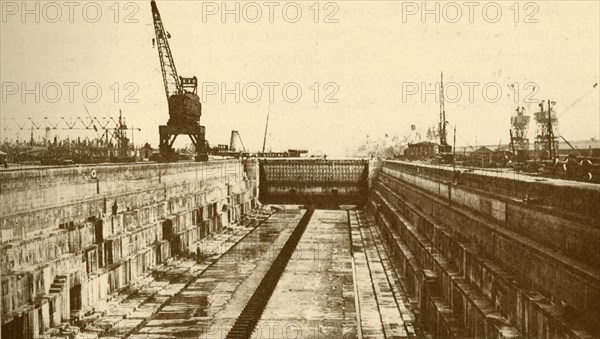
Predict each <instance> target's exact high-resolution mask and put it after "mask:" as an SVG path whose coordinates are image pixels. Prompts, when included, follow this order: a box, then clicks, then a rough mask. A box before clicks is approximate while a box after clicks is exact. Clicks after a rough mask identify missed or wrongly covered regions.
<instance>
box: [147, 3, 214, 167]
mask: <svg viewBox="0 0 600 339" xmlns="http://www.w3.org/2000/svg"><path fill="white" fill-rule="evenodd" d="M150 5H151V7H152V18H153V21H154V32H155V34H156V38H155V40H153V43H155V44H156V47H157V49H158V58H159V60H160V67H161V71H162V77H163V83H164V86H165V94H166V96H167V102H168V105H169V121H168V122H167V124H166V125H162V126H159V134H160V144H159V150H160V154H161V158H162V160H164V161H169V160H176V154H175V152H174V151H173V143H174V142H175V139H177V136H178V135H180V134H185V135H188V136H189V137H190V139H191V140H192V143H193V144H194V148H195V149H196V160H197V161H206V160H208V154H207V149H208V145H207V141H206V138H205V135H206V130H205V128H204V126H201V125H200V116H201V115H202V105H201V104H200V97H198V95H197V91H198V78H196V77H195V76H194V77H191V78H184V77H181V76H179V75H178V74H177V68H176V67H175V61H174V60H173V54H172V53H171V48H170V47H169V41H168V39H169V38H170V37H171V34H170V33H168V32H166V31H165V28H164V26H163V21H162V18H161V16H160V12H159V11H158V7H157V6H156V2H155V1H154V0H152V1H151V2H150Z"/></svg>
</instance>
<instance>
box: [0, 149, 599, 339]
mask: <svg viewBox="0 0 600 339" xmlns="http://www.w3.org/2000/svg"><path fill="white" fill-rule="evenodd" d="M0 179H2V180H1V183H0V189H1V194H2V202H1V205H0V208H1V217H0V222H1V226H2V239H1V245H0V250H1V254H2V265H1V269H2V270H1V272H2V276H1V280H2V332H1V335H2V338H3V339H12V338H27V339H30V338H61V339H67V338H68V339H75V338H82V339H83V338H135V339H141V338H154V339H163V338H164V339H166V338H251V337H254V338H257V337H260V338H457V339H459V338H460V339H462V338H490V339H491V338H494V339H496V338H597V337H600V327H599V326H598V322H597V319H598V318H599V317H600V249H599V248H600V247H599V246H598V244H599V243H600V230H599V229H598V227H599V225H600V215H599V212H598V208H597V207H598V206H599V205H600V188H599V187H598V186H597V185H589V184H579V183H572V182H566V181H557V180H549V179H544V180H540V179H536V178H531V177H525V176H523V177H518V176H515V175H509V174H506V173H489V172H477V171H475V172H468V171H465V172H464V173H462V176H461V179H460V180H459V181H457V180H456V176H455V172H454V169H453V168H452V167H445V166H433V165H424V164H417V163H407V162H397V161H377V160H322V159H319V160H307V159H304V160H298V161H297V162H295V161H294V160H293V159H285V160H279V161H277V160H269V161H263V160H256V159H251V160H243V161H241V160H223V161H214V162H212V161H211V162H208V163H173V164H154V163H145V164H130V165H95V166H73V167H57V168H35V169H23V170H17V171H2V172H0ZM265 203H277V204H281V205H270V206H266V205H263V204H265Z"/></svg>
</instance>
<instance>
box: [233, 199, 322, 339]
mask: <svg viewBox="0 0 600 339" xmlns="http://www.w3.org/2000/svg"><path fill="white" fill-rule="evenodd" d="M313 213H314V208H309V209H308V210H307V211H306V212H305V213H304V216H302V219H300V222H298V225H297V226H296V228H295V229H294V231H293V232H292V234H291V235H290V237H289V239H288V240H287V242H286V243H285V245H284V246H283V248H282V249H281V251H280V252H279V254H278V255H277V257H276V258H275V260H274V261H273V264H272V265H271V267H270V268H269V270H268V271H267V273H266V274H265V276H264V277H263V279H262V280H261V282H260V284H259V285H258V287H257V288H256V290H255V291H254V293H253V294H252V297H250V300H249V301H248V303H246V306H245V307H244V309H243V311H242V313H241V314H240V316H239V317H238V318H237V319H236V321H235V323H234V325H233V327H232V328H231V330H229V333H228V334H227V337H226V338H227V339H247V338H251V336H252V333H253V332H254V329H255V327H256V324H257V323H258V321H259V320H260V318H261V317H262V314H263V311H264V310H265V307H266V306H267V304H268V302H269V299H270V297H271V295H272V294H273V291H274V290H275V287H276V286H277V282H278V281H279V278H280V277H281V274H282V273H283V271H284V270H285V267H286V266H287V263H288V262H289V260H290V258H291V257H292V254H293V253H294V251H295V250H296V246H297V245H298V242H299V241H300V238H302V234H304V231H305V230H306V227H307V226H308V223H309V221H310V218H311V217H312V215H313Z"/></svg>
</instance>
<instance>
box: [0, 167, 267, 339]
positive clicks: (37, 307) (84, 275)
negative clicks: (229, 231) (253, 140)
mask: <svg viewBox="0 0 600 339" xmlns="http://www.w3.org/2000/svg"><path fill="white" fill-rule="evenodd" d="M249 166H250V167H251V166H252V163H246V164H242V163H241V162H240V161H236V160H231V161H216V162H208V163H172V164H150V163H148V164H131V165H101V166H81V167H67V168H55V169H46V170H44V169H41V170H27V171H15V172H2V173H0V182H1V184H0V188H1V190H2V191H1V194H2V203H1V207H0V208H1V209H0V211H1V213H0V215H1V217H0V225H1V227H2V238H1V245H0V252H1V253H0V254H1V255H2V258H3V260H2V263H1V269H2V278H1V279H2V323H3V330H2V332H3V333H8V332H5V331H9V332H10V333H22V337H23V338H31V337H34V336H36V335H38V334H39V333H41V332H42V331H43V330H44V329H46V328H48V327H50V326H56V325H57V324H60V323H62V322H67V321H69V320H77V319H83V318H84V317H85V316H87V315H89V314H91V313H93V312H95V310H97V309H99V308H101V306H102V304H103V303H105V302H106V301H107V300H108V299H109V298H110V297H111V295H113V294H114V293H115V292H116V291H119V290H121V289H123V288H127V287H128V286H130V285H131V284H132V283H133V282H135V281H136V280H138V279H139V278H140V277H143V276H145V275H147V274H149V273H150V271H151V268H152V267H154V266H156V265H158V264H160V263H162V262H164V261H165V260H168V259H169V258H171V257H172V256H174V255H178V254H182V255H185V254H186V253H188V252H194V251H195V248H194V247H193V245H194V243H195V242H196V241H198V240H200V239H202V238H204V237H206V236H207V235H208V234H210V233H212V232H214V231H216V230H218V229H220V228H221V227H223V226H227V225H228V224H229V223H231V222H236V221H239V220H240V219H241V218H242V217H243V215H244V214H245V213H247V212H248V211H250V210H251V209H252V208H254V207H255V206H256V199H257V194H258V188H257V181H256V179H255V178H256V176H255V175H254V176H253V177H250V176H249V175H248V174H247V172H246V168H248V167H249ZM254 166H256V164H254Z"/></svg>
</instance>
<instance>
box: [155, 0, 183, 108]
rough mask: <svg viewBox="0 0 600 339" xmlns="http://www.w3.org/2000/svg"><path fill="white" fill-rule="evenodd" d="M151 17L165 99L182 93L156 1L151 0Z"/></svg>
mask: <svg viewBox="0 0 600 339" xmlns="http://www.w3.org/2000/svg"><path fill="white" fill-rule="evenodd" d="M151 6H152V17H153V18H154V32H155V33H156V46H157V49H158V57H159V59H160V67H161V70H162V76H163V82H164V85H165V93H166V95H167V100H168V99H169V98H170V97H171V96H172V95H174V94H181V93H182V85H181V80H180V79H179V76H178V75H177V69H176V68H175V62H174V61H173V54H172V53H171V48H170V47H169V41H168V40H167V39H168V36H167V33H166V32H165V28H164V27H163V22H162V19H161V17H160V12H159V11H158V7H157V6H156V2H155V1H154V0H152V2H151Z"/></svg>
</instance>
